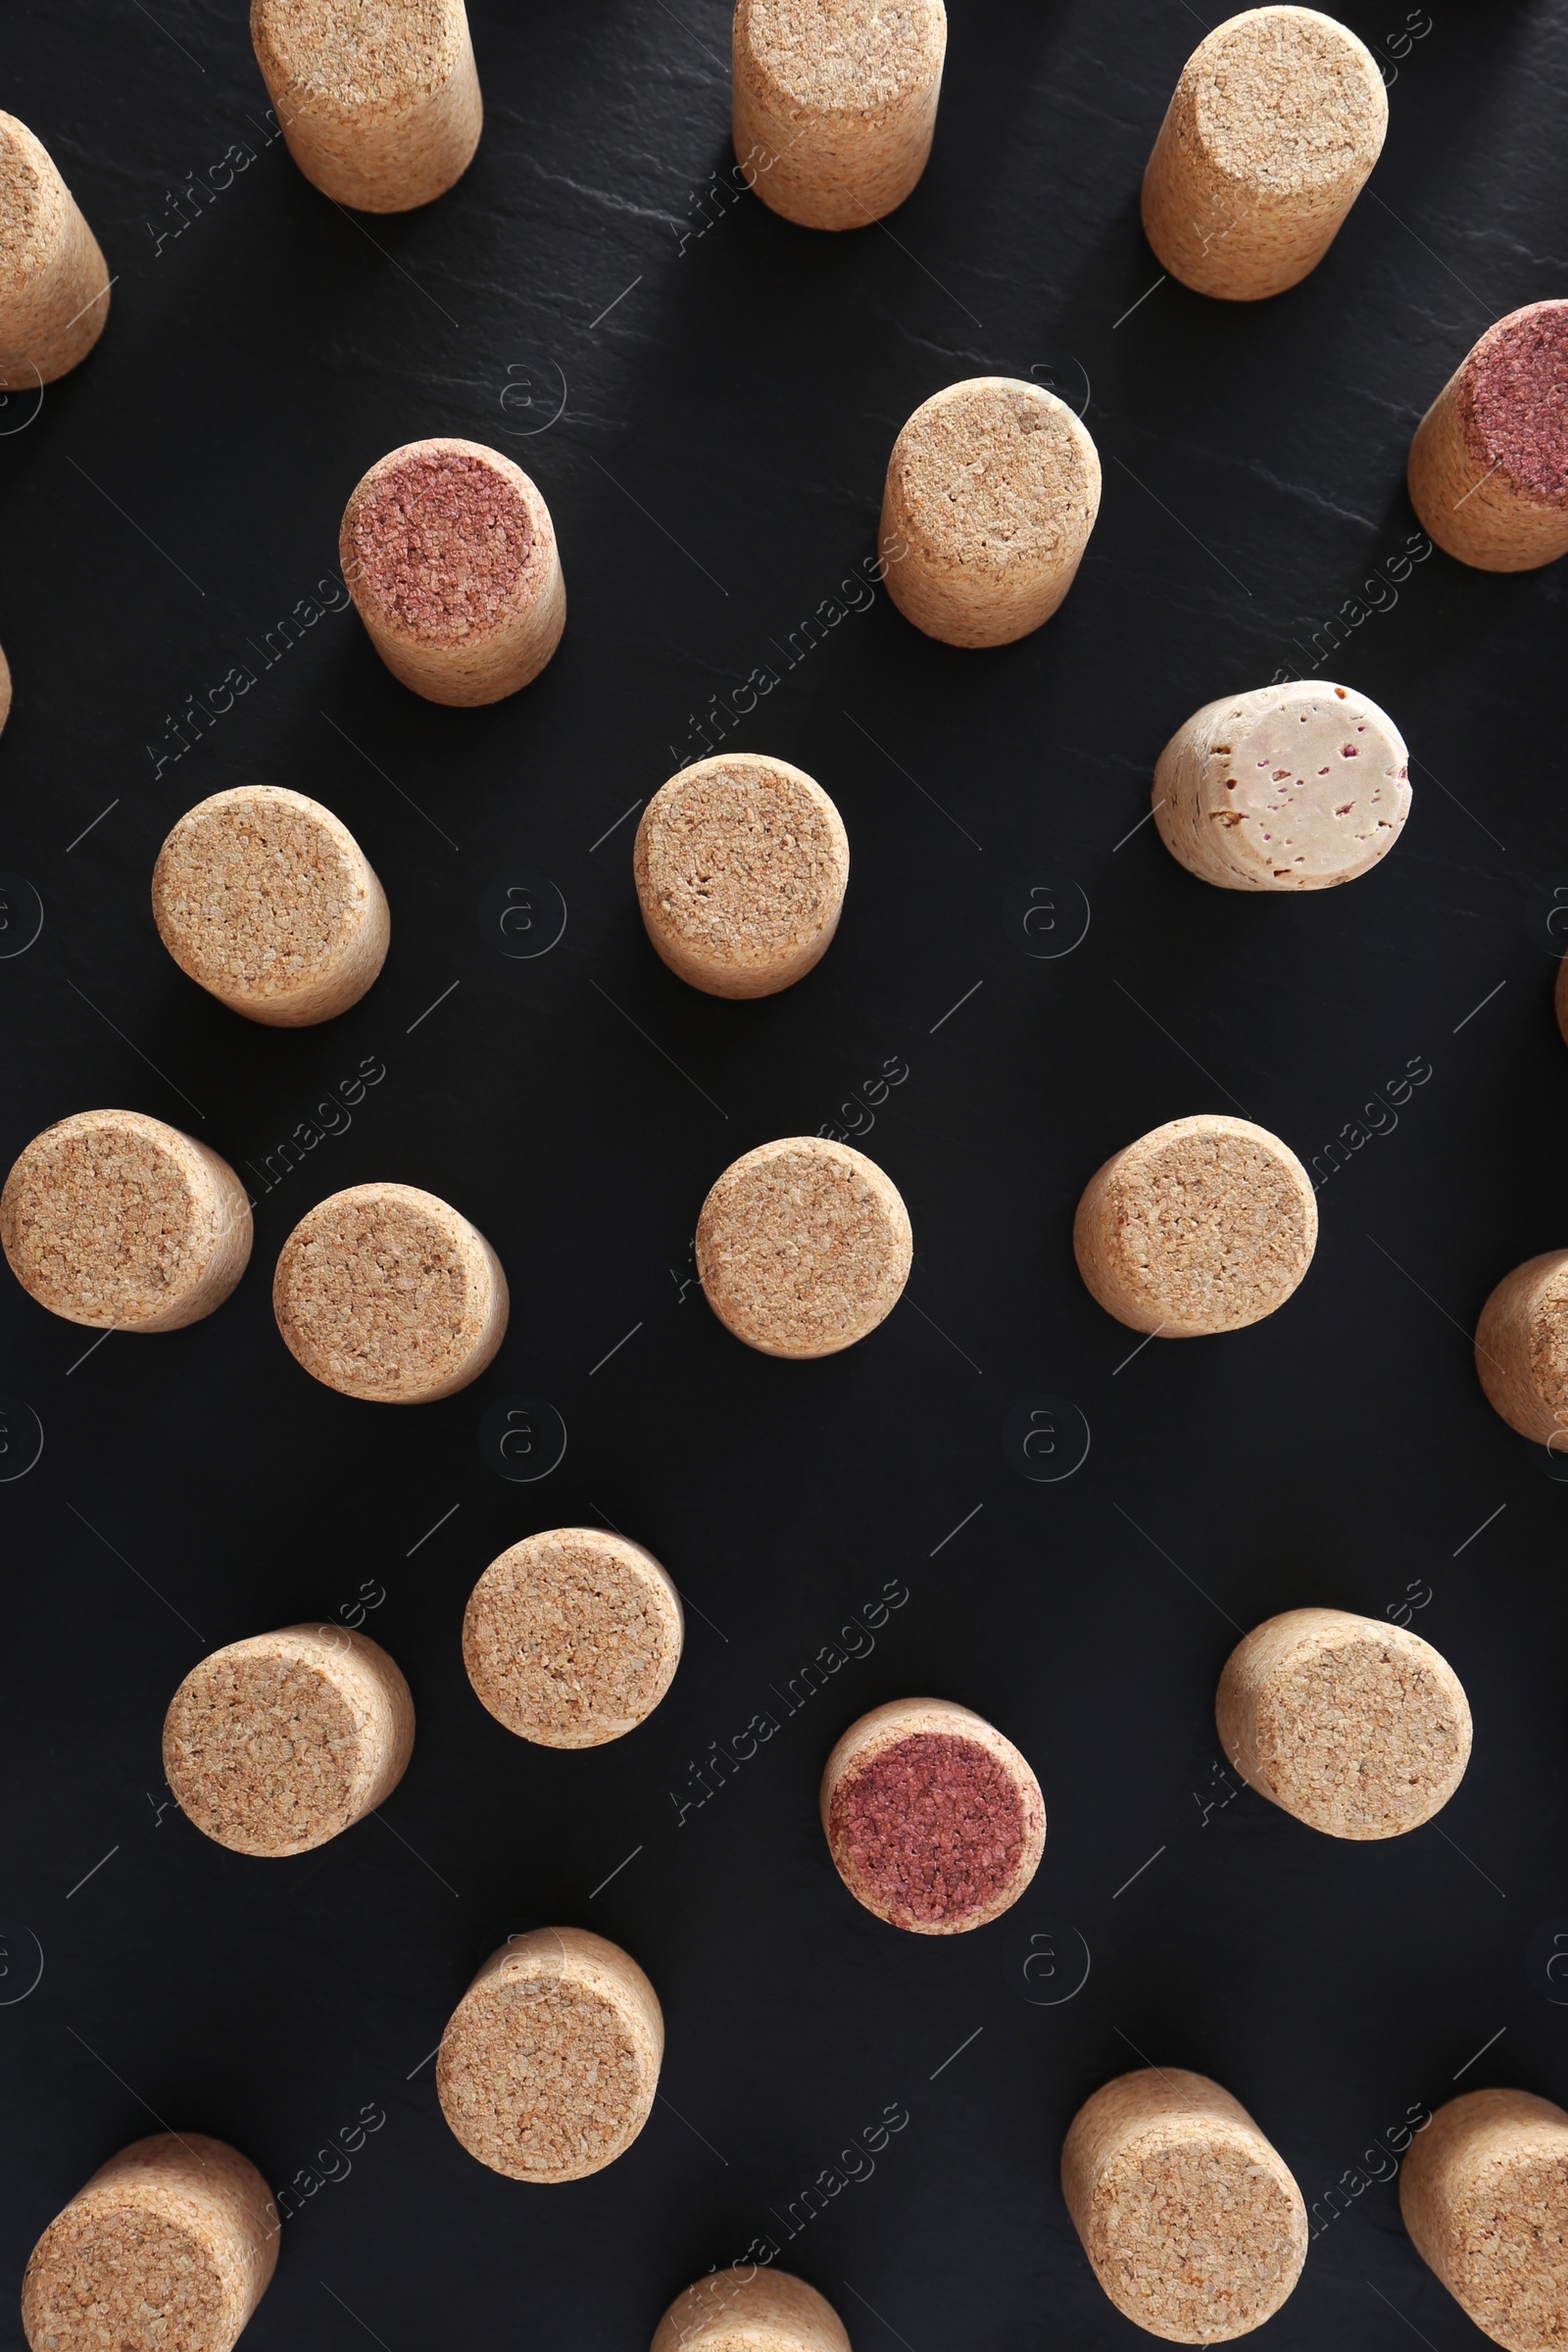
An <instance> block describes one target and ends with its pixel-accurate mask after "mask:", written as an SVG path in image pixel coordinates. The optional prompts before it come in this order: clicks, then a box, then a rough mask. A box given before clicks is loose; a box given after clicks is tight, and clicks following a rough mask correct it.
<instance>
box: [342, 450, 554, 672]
mask: <svg viewBox="0 0 1568 2352" xmlns="http://www.w3.org/2000/svg"><path fill="white" fill-rule="evenodd" d="M532 542H533V525H532V521H531V518H530V516H529V514H528V509H527V506H526V505H525V503H524V502H523V500H522V499H521V498H520V497H519V496H518V495H517V492H516V490H515V487H514V485H513V484H512V483H511V482H509V481H508V480H507V478H506V476H505V475H504V474H503V473H500V472H498V471H497V469H496V468H495V467H494V466H490V465H487V464H485V463H484V461H483V460H482V459H479V458H475V457H470V456H468V455H466V454H465V453H463V452H461V451H450V450H434V449H429V448H420V449H417V450H415V451H413V452H411V453H410V454H409V455H408V456H406V457H404V458H403V459H402V460H401V462H400V463H399V464H398V465H397V466H395V467H394V468H393V469H392V470H391V471H389V472H387V473H385V474H383V475H382V476H381V478H380V479H379V481H377V483H376V484H375V486H374V488H373V489H372V490H371V491H370V493H369V495H368V497H367V498H366V499H365V500H364V502H363V504H362V505H361V506H360V507H359V509H358V512H357V514H356V516H355V527H354V552H355V555H356V558H357V559H358V562H357V571H356V577H355V580H354V582H353V585H354V586H355V588H356V589H365V588H368V590H369V592H370V593H371V594H372V595H373V596H374V597H375V598H376V600H377V602H378V603H379V604H380V605H381V607H382V608H383V610H384V611H385V612H386V613H388V614H389V616H390V617H391V618H392V619H393V620H394V621H395V622H396V623H397V624H398V625H399V626H400V627H402V628H404V629H407V630H408V631H409V632H410V634H411V635H413V636H416V637H429V638H448V637H467V636H470V635H472V634H474V633H476V632H481V631H484V630H487V629H493V628H496V627H497V626H499V624H500V622H501V621H502V620H503V618H504V617H505V616H506V614H507V612H508V609H509V608H510V607H511V606H512V605H513V604H514V603H515V599H516V595H517V590H518V585H519V582H520V581H521V578H522V575H523V571H524V567H525V566H526V564H527V561H528V550H529V548H530V546H531V545H532Z"/></svg>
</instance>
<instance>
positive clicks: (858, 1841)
mask: <svg viewBox="0 0 1568 2352" xmlns="http://www.w3.org/2000/svg"><path fill="white" fill-rule="evenodd" d="M829 1827H830V1837H831V1842H832V1846H833V1851H834V1853H835V1854H836V1855H837V1856H839V1857H840V1859H841V1860H842V1861H843V1862H845V1863H846V1864H848V1866H849V1868H850V1870H851V1872H852V1874H853V1876H854V1878H855V1879H856V1880H858V1883H859V1885H860V1886H861V1887H863V1888H864V1890H865V1892H866V1893H867V1894H868V1895H870V1897H871V1899H872V1901H873V1902H874V1904H875V1905H876V1907H877V1908H878V1909H879V1910H880V1911H882V1912H884V1913H885V1914H886V1915H887V1917H889V1918H890V1919H891V1920H892V1921H893V1922H894V1924H895V1925H896V1926H905V1925H910V1924H914V1925H918V1926H920V1927H937V1926H943V1925H947V1924H951V1923H954V1922H957V1921H961V1920H964V1919H968V1918H972V1917H973V1915H974V1914H975V1913H976V1912H978V1911H984V1910H985V1909H987V1908H988V1906H989V1905H991V1904H992V1903H994V1902H996V1901H997V1899H998V1897H999V1896H1001V1895H1004V1894H1005V1892H1006V1890H1007V1888H1008V1887H1009V1886H1010V1885H1011V1884H1012V1881H1013V1879H1014V1878H1015V1876H1016V1874H1017V1870H1018V1865H1019V1861H1020V1859H1021V1857H1022V1853H1023V1839H1024V1827H1025V1825H1024V1812H1023V1803H1022V1800H1021V1798H1020V1797H1019V1794H1018V1791H1017V1789H1016V1788H1015V1787H1014V1786H1013V1783H1012V1780H1011V1779H1010V1777H1009V1776H1008V1774H1007V1772H1006V1771H1005V1768H1004V1766H1003V1765H1002V1764H1000V1763H999V1762H998V1760H997V1758H996V1757H995V1756H994V1755H993V1754H992V1753H991V1751H990V1749H989V1748H985V1747H982V1746H981V1745H980V1743H979V1741H978V1740H965V1739H962V1738H960V1737H959V1736H958V1735H956V1733H953V1732H916V1733H913V1734H911V1736H910V1737H909V1738H908V1739H907V1740H899V1741H898V1742H897V1743H896V1744H895V1745H894V1746H892V1747H887V1748H884V1749H883V1751H882V1753H881V1754H880V1755H878V1756H874V1757H873V1758H872V1760H871V1761H870V1762H869V1763H868V1764H866V1765H864V1766H863V1767H862V1768H861V1770H860V1771H858V1772H855V1771H853V1770H852V1771H851V1772H850V1773H849V1774H848V1775H847V1776H846V1778H845V1779H844V1780H842V1781H841V1782H840V1783H839V1786H838V1788H837V1789H835V1791H834V1794H833V1802H832V1808H831V1812H830V1817H829Z"/></svg>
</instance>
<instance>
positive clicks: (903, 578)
mask: <svg viewBox="0 0 1568 2352" xmlns="http://www.w3.org/2000/svg"><path fill="white" fill-rule="evenodd" d="M1099 513H1100V456H1099V452H1098V451H1097V450H1096V448H1095V445H1094V442H1093V441H1092V440H1091V438H1090V436H1089V434H1088V432H1087V431H1086V430H1085V428H1084V427H1083V425H1081V424H1080V423H1079V421H1078V419H1077V417H1075V416H1074V415H1073V413H1072V411H1071V409H1069V408H1068V407H1067V406H1066V404H1065V403H1064V402H1063V401H1059V400H1058V399H1057V398H1056V396H1055V394H1054V392H1047V391H1045V390H1043V389H1042V387H1041V386H1040V385H1039V384H1026V383H1023V382H1021V381H1020V380H1018V379H1017V378H1015V377H1013V376H1010V375H975V376H970V377H969V378H968V379H967V380H966V381H965V382H963V383H958V384H949V386H948V387H947V390H946V391H944V392H937V393H934V394H933V395H932V397H931V398H930V399H929V400H927V401H922V403H921V404H920V406H919V408H917V409H916V410H915V412H914V415H913V416H912V417H910V418H909V421H908V423H907V425H906V426H905V427H904V430H903V431H902V432H901V433H900V435H899V437H898V439H897V440H896V441H895V442H894V444H893V455H892V457H891V458H890V459H889V461H888V477H887V483H886V487H885V488H884V490H883V493H882V524H881V534H880V538H879V541H878V545H879V546H880V549H881V553H882V562H883V564H884V566H885V569H886V577H887V590H888V594H889V596H891V597H892V599H893V602H894V603H895V604H896V605H897V606H898V608H899V611H900V612H901V613H903V614H904V616H905V618H906V620H912V621H913V623H914V625H915V627H916V628H917V629H923V630H924V631H925V634H926V635H927V636H928V637H939V638H941V640H942V641H943V643H944V644H946V645H961V646H982V645H1010V644H1011V643H1012V641H1013V639H1014V638H1016V637H1027V636H1028V634H1029V632H1030V630H1031V629H1038V628H1039V627H1040V625H1041V623H1042V621H1046V620H1049V619H1050V618H1051V615H1052V614H1053V613H1054V612H1055V610H1056V607H1057V606H1058V605H1059V604H1060V602H1061V600H1062V598H1063V597H1064V596H1065V595H1066V593H1067V591H1068V589H1069V588H1070V587H1071V586H1072V583H1073V580H1074V577H1075V576H1076V574H1077V570H1078V565H1079V564H1080V563H1081V562H1082V560H1083V553H1084V549H1085V548H1086V547H1087V546H1088V544H1089V534H1090V532H1091V531H1092V530H1093V529H1094V527H1095V517H1096V515H1098V514H1099Z"/></svg>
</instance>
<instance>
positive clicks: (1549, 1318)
mask: <svg viewBox="0 0 1568 2352" xmlns="http://www.w3.org/2000/svg"><path fill="white" fill-rule="evenodd" d="M1529 1342H1530V1374H1531V1378H1532V1380H1533V1382H1534V1384H1535V1387H1536V1389H1537V1391H1538V1393H1539V1395H1540V1397H1541V1400H1542V1402H1543V1403H1544V1405H1545V1407H1546V1409H1547V1411H1548V1412H1550V1413H1551V1414H1552V1415H1553V1417H1554V1418H1555V1419H1556V1420H1558V1421H1560V1422H1561V1423H1562V1425H1563V1426H1564V1428H1568V1260H1565V1261H1564V1262H1563V1264H1562V1265H1560V1266H1559V1267H1558V1268H1557V1270H1556V1272H1555V1273H1552V1274H1548V1275H1547V1276H1546V1278H1545V1280H1544V1282H1543V1283H1542V1284H1541V1286H1540V1288H1539V1290H1538V1291H1537V1292H1536V1295H1535V1299H1534V1301H1533V1306H1532V1311H1531V1316H1530V1334H1529Z"/></svg>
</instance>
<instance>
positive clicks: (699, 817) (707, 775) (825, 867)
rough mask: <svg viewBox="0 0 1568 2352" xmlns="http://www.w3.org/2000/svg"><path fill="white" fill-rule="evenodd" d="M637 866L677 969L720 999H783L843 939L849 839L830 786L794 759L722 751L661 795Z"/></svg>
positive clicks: (645, 823)
mask: <svg viewBox="0 0 1568 2352" xmlns="http://www.w3.org/2000/svg"><path fill="white" fill-rule="evenodd" d="M632 874H633V878H634V879H635V881H636V884H637V900H638V904H639V906H640V907H642V911H643V922H644V923H645V925H646V926H647V930H648V936H649V938H650V939H651V940H652V941H653V943H654V946H655V948H656V949H657V951H658V953H659V954H660V956H662V958H663V960H664V961H665V963H667V964H668V966H669V968H670V970H671V971H672V972H675V973H677V974H678V975H679V977H680V978H681V979H682V980H685V981H688V982H689V983H690V985H691V986H692V987H693V988H700V989H702V990H704V991H705V993H706V994H707V995H709V996H711V997H772V996H776V995H777V994H778V992H779V990H780V989H782V988H791V987H793V986H794V984H795V982H796V981H797V980H804V979H805V977H806V975H807V973H808V972H809V971H810V970H811V968H812V966H813V965H814V964H817V963H819V962H820V961H821V959H822V957H823V956H825V955H826V954H827V951H828V948H829V947H830V945H831V944H832V939H833V934H834V932H835V931H836V930H837V929H838V925H839V911H840V909H841V907H843V905H844V892H845V887H846V885H847V883H848V881H849V878H850V844H849V837H848V835H847V834H846V833H845V830H844V824H843V820H842V818H841V817H840V815H839V812H838V810H837V809H835V808H834V806H833V804H832V802H831V801H830V800H829V799H828V797H827V794H826V793H825V792H824V791H823V790H822V787H821V785H820V784H818V783H816V782H815V781H814V780H813V779H812V778H811V777H810V776H809V775H806V774H805V773H804V772H803V771H802V770H801V769H800V768H798V767H791V765H790V763H789V761H788V760H769V759H764V758H763V757H762V756H761V754H760V753H758V752H721V753H720V754H719V755H718V757H717V758H716V759H713V760H697V761H695V762H694V763H693V765H692V766H690V767H683V768H682V769H681V770H680V772H679V774H678V775H673V776H671V777H670V779H669V782H668V783H667V784H663V785H662V786H661V787H660V789H659V791H658V792H656V793H655V795H654V797H653V799H652V800H651V801H650V802H649V804H648V806H647V808H646V809H644V810H643V814H642V822H641V823H640V824H639V825H638V827H637V839H636V843H635V846H634V848H633V851H632Z"/></svg>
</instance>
